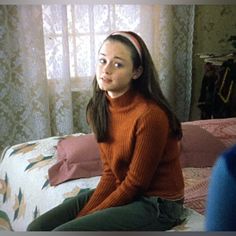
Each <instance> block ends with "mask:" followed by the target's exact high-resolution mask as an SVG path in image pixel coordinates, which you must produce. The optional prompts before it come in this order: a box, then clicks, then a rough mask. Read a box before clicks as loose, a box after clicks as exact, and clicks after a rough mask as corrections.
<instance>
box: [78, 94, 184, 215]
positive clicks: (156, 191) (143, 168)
mask: <svg viewBox="0 0 236 236" xmlns="http://www.w3.org/2000/svg"><path fill="white" fill-rule="evenodd" d="M107 99H108V102H109V111H110V117H109V137H110V140H109V141H108V142H104V143H99V148H100V156H101V159H102V162H103V167H104V169H103V174H102V177H101V179H100V182H99V184H98V186H97V188H96V190H95V192H94V193H93V195H92V196H91V198H90V200H89V201H88V203H87V204H86V205H85V207H84V208H83V209H82V210H81V211H80V213H79V215H78V216H83V215H86V214H89V213H92V212H94V211H98V210H102V209H105V208H109V207H115V206H120V205H124V204H127V203H129V202H132V200H133V199H134V198H135V197H136V196H138V195H144V196H159V197H162V198H165V199H170V200H178V199H181V198H183V196H184V182H183V175H182V171H181V167H180V163H179V153H180V152H179V148H178V140H176V139H173V138H171V137H170V136H169V124H168V118H167V116H166V114H165V112H164V111H163V110H162V109H161V108H160V107H159V106H158V105H157V104H156V103H154V102H152V101H150V100H146V99H144V98H143V97H142V96H141V95H140V94H137V93H136V92H134V91H132V90H130V91H128V92H126V93H125V94H123V95H122V96H120V97H118V98H113V99H112V98H110V97H108V96H107Z"/></svg>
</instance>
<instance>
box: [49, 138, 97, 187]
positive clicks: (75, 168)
mask: <svg viewBox="0 0 236 236" xmlns="http://www.w3.org/2000/svg"><path fill="white" fill-rule="evenodd" d="M101 173H102V165H101V161H100V157H99V149H98V144H97V142H96V139H95V137H94V135H93V134H85V135H80V136H69V137H66V138H65V139H63V140H61V141H59V142H58V145H57V163H56V164H54V165H53V166H52V167H50V168H49V170H48V176H49V183H50V184H51V185H52V186H55V185H58V184H60V183H63V182H65V181H68V180H72V179H78V178H88V177H93V176H99V175H101Z"/></svg>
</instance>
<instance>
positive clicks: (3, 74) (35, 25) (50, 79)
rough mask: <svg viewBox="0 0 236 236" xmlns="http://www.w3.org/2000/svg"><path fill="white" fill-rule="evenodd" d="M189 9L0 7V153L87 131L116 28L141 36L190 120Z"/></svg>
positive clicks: (182, 114)
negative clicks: (100, 62)
mask: <svg viewBox="0 0 236 236" xmlns="http://www.w3.org/2000/svg"><path fill="white" fill-rule="evenodd" d="M193 25H194V7H193V6H189V5H188V6H181V5H178V6H173V5H168V6H167V5H161V6H158V5H114V4H109V5H92V4H90V5H71V6H69V5H68V6H66V5H49V6H46V5H44V6H40V5H32V6H30V5H27V6H24V5H19V6H3V5H2V6H0V59H1V60H0V111H1V112H0V123H1V126H0V133H1V136H0V150H1V149H3V148H4V147H6V146H7V145H13V144H16V143H21V142H24V141H29V140H35V139H40V138H44V137H48V136H51V135H65V134H71V133H73V132H89V128H88V127H87V124H86V120H85V107H86V104H87V101H88V99H89V96H90V95H91V81H92V79H93V76H94V71H95V70H94V69H95V68H94V65H95V61H96V55H97V51H98V48H99V45H100V43H101V42H102V40H103V39H104V38H105V37H106V36H107V35H108V34H109V33H111V32H112V31H115V30H133V31H135V32H137V33H138V34H140V35H141V36H142V37H143V39H144V40H145V42H146V43H147V46H148V48H149V50H150V52H151V54H152V56H153V59H154V62H155V64H156V66H157V68H158V71H159V76H160V83H161V87H162V89H163V91H164V93H165V95H166V97H167V98H168V100H169V101H170V103H171V105H172V107H173V109H174V110H175V111H176V113H177V115H178V116H179V118H180V119H181V120H182V121H184V120H188V118H189V110H190V102H191V72H192V68H191V63H192V41H193Z"/></svg>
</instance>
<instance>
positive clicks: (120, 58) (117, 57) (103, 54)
mask: <svg viewBox="0 0 236 236" xmlns="http://www.w3.org/2000/svg"><path fill="white" fill-rule="evenodd" d="M99 54H100V55H102V56H106V54H105V53H99ZM114 59H119V60H122V61H126V59H125V58H123V57H119V56H115V57H114Z"/></svg>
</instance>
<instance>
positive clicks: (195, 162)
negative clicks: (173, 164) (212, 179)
mask: <svg viewBox="0 0 236 236" xmlns="http://www.w3.org/2000/svg"><path fill="white" fill-rule="evenodd" d="M182 129H183V138H182V140H181V154H180V162H181V165H182V167H196V168H201V167H211V166H213V165H214V163H215V161H216V159H217V158H218V156H219V154H220V153H221V152H223V151H224V149H225V146H224V144H223V143H222V142H221V141H220V140H219V139H217V138H216V137H214V136H213V135H212V134H211V133H209V132H208V131H206V130H205V129H202V128H201V127H199V126H197V125H190V124H184V123H182Z"/></svg>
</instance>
